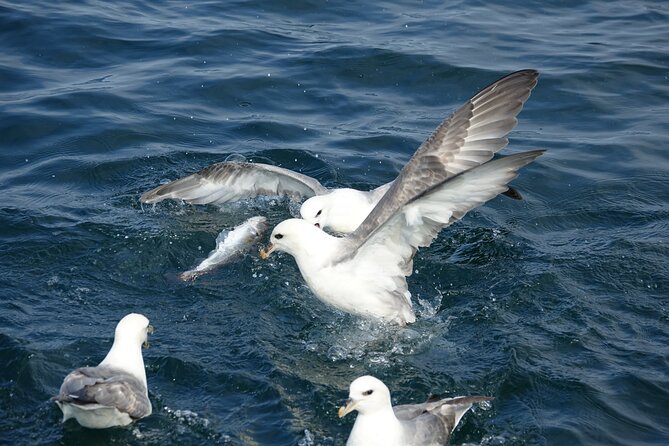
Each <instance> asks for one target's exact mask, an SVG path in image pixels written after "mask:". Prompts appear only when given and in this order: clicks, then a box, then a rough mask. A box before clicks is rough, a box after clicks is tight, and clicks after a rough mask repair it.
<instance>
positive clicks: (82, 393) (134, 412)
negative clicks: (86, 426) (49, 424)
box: [53, 367, 151, 419]
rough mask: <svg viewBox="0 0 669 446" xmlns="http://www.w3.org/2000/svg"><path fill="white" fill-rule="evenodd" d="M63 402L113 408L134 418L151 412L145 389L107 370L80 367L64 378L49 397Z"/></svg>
mask: <svg viewBox="0 0 669 446" xmlns="http://www.w3.org/2000/svg"><path fill="white" fill-rule="evenodd" d="M53 399H54V400H56V401H60V402H63V403H70V404H77V405H82V406H84V405H87V404H100V405H102V406H108V407H115V408H117V409H118V410H119V411H121V412H125V413H127V414H128V415H130V416H131V417H132V418H135V419H138V418H142V417H145V416H147V415H149V414H150V413H151V402H150V401H149V399H148V397H147V396H146V387H145V386H144V384H143V383H142V382H141V381H140V380H139V379H137V378H135V377H134V376H132V375H130V374H128V373H125V372H122V371H119V370H115V369H112V368H109V367H82V368H79V369H76V370H75V371H73V372H72V373H70V374H69V375H67V376H66V377H65V380H64V381H63V384H62V385H61V387H60V392H59V394H58V395H57V396H55V397H54V398H53Z"/></svg>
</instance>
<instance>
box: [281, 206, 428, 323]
mask: <svg viewBox="0 0 669 446" xmlns="http://www.w3.org/2000/svg"><path fill="white" fill-rule="evenodd" d="M288 226H294V228H295V229H294V230H291V229H286V228H287V227H288ZM277 231H281V232H282V233H283V234H284V238H288V237H290V239H291V240H295V239H296V238H297V237H296V236H298V234H299V237H300V238H301V239H302V241H303V242H300V243H297V244H288V245H286V244H280V246H282V247H283V248H282V250H284V251H286V252H287V253H289V254H291V255H292V256H293V257H294V258H295V261H296V263H297V266H298V268H299V269H300V273H301V274H302V277H303V278H304V279H305V281H306V282H307V285H308V286H309V288H311V290H312V291H313V292H314V294H315V295H316V296H317V297H318V298H319V299H321V300H322V301H323V302H325V303H327V304H329V305H332V306H333V307H335V308H338V309H340V310H342V311H345V312H348V313H352V314H358V315H361V316H368V317H369V316H375V317H379V318H381V319H384V320H387V321H393V322H397V323H400V324H405V323H411V322H414V321H415V316H414V314H413V310H412V309H411V294H410V293H409V292H408V291H407V289H406V282H405V281H403V280H402V281H397V280H396V276H402V274H403V271H401V270H400V269H399V268H398V265H397V264H396V263H395V262H394V261H393V259H392V258H389V257H388V256H380V257H379V258H377V259H375V261H372V262H369V261H367V256H366V255H360V256H359V257H355V258H353V259H351V260H350V261H346V262H333V259H336V258H338V257H339V256H340V253H341V249H342V247H343V243H344V241H343V239H340V238H337V237H334V236H331V235H329V234H327V233H326V232H323V231H321V230H320V229H318V228H316V227H315V226H313V225H311V224H310V223H307V222H305V221H304V220H300V219H291V220H286V221H284V222H283V223H281V224H280V225H279V226H277ZM287 233H288V234H290V235H287ZM398 296H402V298H401V299H397V297H398Z"/></svg>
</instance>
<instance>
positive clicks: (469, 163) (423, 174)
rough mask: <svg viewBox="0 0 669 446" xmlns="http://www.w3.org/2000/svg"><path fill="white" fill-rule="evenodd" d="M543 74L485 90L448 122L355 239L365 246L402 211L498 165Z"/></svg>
mask: <svg viewBox="0 0 669 446" xmlns="http://www.w3.org/2000/svg"><path fill="white" fill-rule="evenodd" d="M538 76H539V73H538V72H537V71H535V70H523V71H517V72H515V73H512V74H510V75H508V76H505V77H503V78H502V79H500V80H498V81H497V82H494V83H493V84H491V85H490V86H488V87H486V88H485V89H483V90H482V91H481V92H479V93H478V94H477V95H475V96H474V97H473V98H471V99H470V100H469V101H467V102H466V103H465V104H464V105H463V106H462V107H460V108H459V109H458V110H456V111H455V112H454V113H453V114H452V115H451V116H450V117H448V118H447V119H446V120H445V121H444V122H442V123H441V124H440V125H439V127H437V129H436V130H435V131H434V133H432V135H431V136H430V137H429V138H428V139H427V140H426V141H425V142H424V143H423V144H422V145H421V146H420V147H419V148H418V150H417V151H416V153H415V154H414V156H413V157H412V158H411V160H409V162H408V163H407V164H406V165H405V166H404V168H403V169H402V171H401V172H400V174H399V176H398V177H397V179H396V180H395V181H394V182H393V183H392V185H391V186H390V188H389V189H388V191H387V193H386V194H385V195H384V196H383V197H382V198H381V200H380V201H379V203H377V205H376V206H375V207H374V209H372V211H371V212H370V214H369V215H368V216H367V218H366V219H365V221H363V223H362V224H361V225H360V226H359V227H358V229H356V231H355V232H354V233H353V235H354V236H355V237H354V238H356V239H357V240H358V242H359V243H360V244H361V243H364V241H365V240H366V239H367V238H368V237H369V236H370V235H371V234H372V233H373V231H374V230H375V228H378V227H379V226H380V225H382V224H383V223H384V222H385V221H387V220H388V219H389V218H391V217H392V216H393V215H394V214H395V213H396V212H397V211H398V210H399V209H400V208H401V207H402V206H404V205H405V204H406V203H408V202H409V201H411V200H413V199H415V198H416V197H417V196H419V195H421V194H423V193H424V192H425V191H427V190H429V189H431V188H433V187H435V185H438V184H442V183H444V181H446V180H448V179H449V178H452V177H454V176H456V175H458V174H460V173H461V172H463V171H466V170H469V169H472V168H473V167H475V166H478V165H481V164H483V163H485V162H487V161H489V160H491V159H492V157H493V156H494V154H495V153H496V152H497V151H499V150H501V149H502V148H504V147H506V145H507V144H508V139H507V137H506V135H507V134H508V132H509V131H511V130H512V129H513V128H514V126H515V125H516V123H517V120H516V115H517V114H518V113H519V112H520V110H521V109H522V107H523V104H524V103H525V101H526V100H527V98H529V96H530V93H531V91H532V89H533V88H534V86H535V85H536V83H537V78H538Z"/></svg>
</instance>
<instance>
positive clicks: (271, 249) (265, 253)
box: [260, 243, 276, 260]
mask: <svg viewBox="0 0 669 446" xmlns="http://www.w3.org/2000/svg"><path fill="white" fill-rule="evenodd" d="M275 249H276V247H275V246H274V244H273V243H270V244H269V245H267V246H265V247H264V248H263V249H261V250H260V258H261V259H263V260H266V259H267V257H269V255H270V254H271V253H273V252H274V250H275Z"/></svg>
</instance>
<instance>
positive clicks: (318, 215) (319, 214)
mask: <svg viewBox="0 0 669 446" xmlns="http://www.w3.org/2000/svg"><path fill="white" fill-rule="evenodd" d="M321 212H323V209H321V210H320V211H318V212H317V213H316V217H320V216H321Z"/></svg>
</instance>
